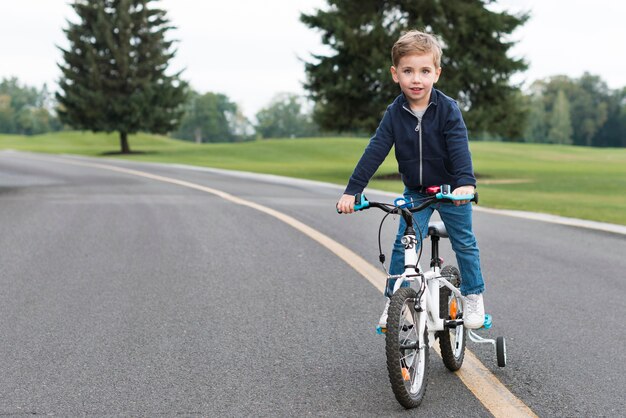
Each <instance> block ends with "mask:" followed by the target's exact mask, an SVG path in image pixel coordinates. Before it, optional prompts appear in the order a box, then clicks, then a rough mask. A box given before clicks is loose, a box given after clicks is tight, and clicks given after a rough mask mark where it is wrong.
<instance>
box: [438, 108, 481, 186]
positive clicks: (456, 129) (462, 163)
mask: <svg viewBox="0 0 626 418" xmlns="http://www.w3.org/2000/svg"><path fill="white" fill-rule="evenodd" d="M444 137H445V140H446V146H447V148H448V156H449V158H450V161H451V162H452V170H453V174H454V178H455V180H456V187H460V186H474V187H475V186H476V177H474V168H473V167H472V155H471V153H470V150H469V139H468V137H467V128H466V127H465V122H464V121H463V116H462V115H461V110H460V109H459V107H458V105H457V104H456V103H455V102H452V103H451V109H450V112H448V117H447V119H446V123H445V126H444Z"/></svg>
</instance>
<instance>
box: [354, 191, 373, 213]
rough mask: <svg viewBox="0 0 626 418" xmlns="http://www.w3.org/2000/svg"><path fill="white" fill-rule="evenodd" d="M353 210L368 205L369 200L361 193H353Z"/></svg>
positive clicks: (364, 207)
mask: <svg viewBox="0 0 626 418" xmlns="http://www.w3.org/2000/svg"><path fill="white" fill-rule="evenodd" d="M354 197H355V200H354V210H355V211H356V210H363V209H366V208H369V207H370V202H369V201H368V200H367V198H366V197H365V195H362V194H361V193H357V194H355V195H354Z"/></svg>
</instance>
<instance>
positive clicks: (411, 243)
mask: <svg viewBox="0 0 626 418" xmlns="http://www.w3.org/2000/svg"><path fill="white" fill-rule="evenodd" d="M402 240H403V242H402V244H403V245H404V265H405V266H417V268H418V270H420V271H416V270H415V269H414V268H413V267H406V269H405V270H404V273H403V274H401V275H400V276H398V277H397V278H396V283H395V285H394V287H393V293H396V291H398V289H400V287H402V284H403V283H404V282H405V281H407V282H416V283H417V290H418V291H419V289H421V288H422V286H424V285H423V283H424V282H425V283H426V285H425V289H424V292H422V295H421V298H420V302H419V305H420V307H421V308H422V309H423V312H425V313H426V315H420V316H419V324H418V334H417V335H424V326H427V329H428V334H429V335H428V337H429V338H428V341H429V346H430V347H432V345H433V344H434V343H435V338H434V334H435V332H437V331H443V330H445V329H446V328H445V326H444V322H443V321H444V319H443V318H441V317H440V316H439V289H440V288H441V287H442V286H445V287H447V288H448V289H450V290H451V291H452V293H453V294H454V295H455V296H457V297H458V298H459V299H460V300H461V304H462V311H464V310H465V306H464V305H465V299H464V298H463V297H462V295H461V291H460V290H459V289H458V288H456V287H455V286H454V285H452V283H450V282H449V281H448V280H447V279H446V278H445V277H443V276H441V268H440V267H439V266H434V267H432V268H431V269H430V270H429V271H426V272H424V273H421V270H422V269H421V267H420V266H419V264H418V259H417V252H416V251H415V245H416V244H417V240H416V237H415V235H405V236H404V237H402ZM390 277H391V278H394V277H395V276H390ZM416 279H417V280H416Z"/></svg>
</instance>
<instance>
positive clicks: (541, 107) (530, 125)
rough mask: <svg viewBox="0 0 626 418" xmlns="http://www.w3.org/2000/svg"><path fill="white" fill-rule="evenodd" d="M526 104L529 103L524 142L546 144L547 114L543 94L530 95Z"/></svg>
mask: <svg viewBox="0 0 626 418" xmlns="http://www.w3.org/2000/svg"><path fill="white" fill-rule="evenodd" d="M531 88H532V87H531ZM526 102H527V103H528V119H527V121H526V129H525V131H524V140H525V141H526V142H546V140H547V137H548V125H547V122H546V119H547V114H546V106H545V104H544V102H543V97H542V96H541V93H537V94H533V95H529V96H528V97H526Z"/></svg>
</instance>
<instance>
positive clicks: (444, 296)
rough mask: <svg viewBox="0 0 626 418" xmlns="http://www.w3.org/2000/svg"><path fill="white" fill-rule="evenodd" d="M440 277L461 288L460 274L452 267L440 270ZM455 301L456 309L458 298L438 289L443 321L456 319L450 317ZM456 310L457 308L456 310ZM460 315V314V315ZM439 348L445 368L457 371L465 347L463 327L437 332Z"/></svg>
mask: <svg viewBox="0 0 626 418" xmlns="http://www.w3.org/2000/svg"><path fill="white" fill-rule="evenodd" d="M441 275H442V276H444V277H449V279H448V281H449V282H450V283H452V284H453V285H454V287H457V288H458V287H460V286H461V274H460V273H459V269H457V268H456V267H454V266H445V267H444V268H443V269H442V270H441ZM453 300H454V301H455V302H454V303H456V305H457V307H460V306H463V305H462V303H461V301H460V300H459V298H457V297H454V295H453V294H452V291H451V290H450V289H448V288H447V287H445V286H443V287H441V288H440V289H439V314H440V316H441V318H443V319H456V318H458V316H456V315H455V316H456V318H452V317H451V312H450V310H451V306H450V305H451V304H452V303H453ZM457 309H458V308H457ZM461 314H462V313H461ZM437 337H438V338H439V348H440V350H441V359H442V360H443V364H444V365H445V366H446V368H447V369H448V370H450V371H452V372H454V371H457V370H459V369H460V368H461V366H462V365H463V359H464V358H465V345H466V343H467V329H466V328H465V327H464V326H463V325H459V326H457V327H456V328H450V329H449V330H444V331H438V332H437Z"/></svg>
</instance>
